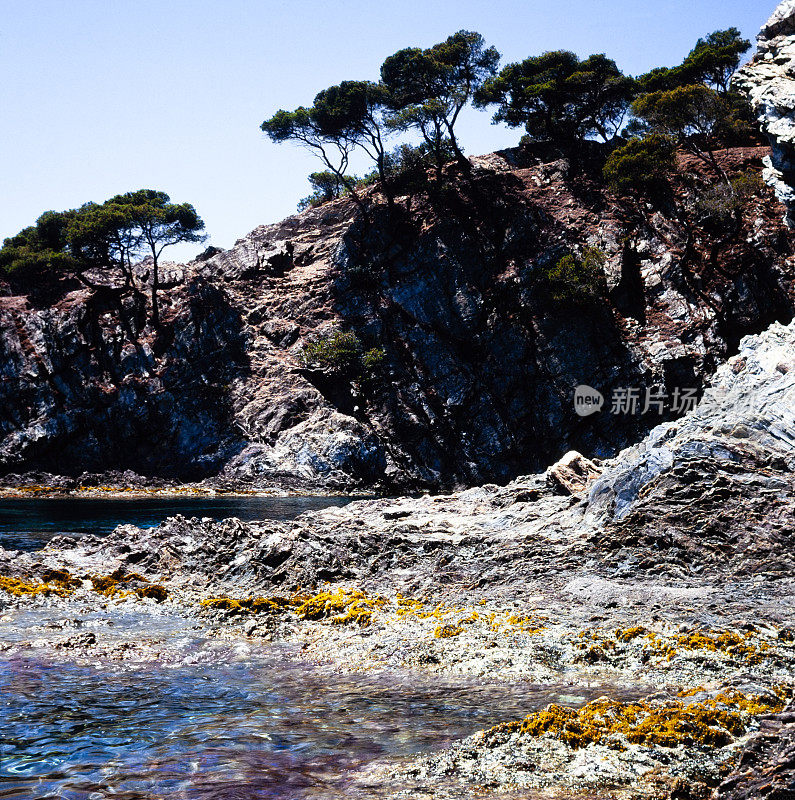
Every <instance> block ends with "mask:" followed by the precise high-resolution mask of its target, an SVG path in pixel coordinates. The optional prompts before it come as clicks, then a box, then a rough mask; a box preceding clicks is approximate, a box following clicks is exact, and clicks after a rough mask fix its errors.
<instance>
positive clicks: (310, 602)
mask: <svg viewBox="0 0 795 800" xmlns="http://www.w3.org/2000/svg"><path fill="white" fill-rule="evenodd" d="M385 604H386V600H385V599H384V598H382V597H379V596H378V595H374V596H370V595H368V594H367V593H366V592H364V591H362V590H361V589H347V588H337V589H333V590H328V591H323V592H318V593H317V594H314V595H307V594H303V593H296V594H294V595H292V596H291V597H280V596H274V597H248V598H239V599H236V598H232V597H213V598H210V599H207V600H202V603H201V605H202V606H203V607H204V608H212V609H219V610H222V611H228V612H230V613H232V614H279V613H283V612H286V611H293V612H294V613H295V614H296V616H297V617H298V618H299V619H305V620H325V619H327V620H330V621H331V623H332V624H333V625H348V624H351V623H357V624H358V625H360V626H362V627H366V626H367V625H369V624H370V622H371V621H372V618H373V612H374V611H375V610H376V609H378V608H381V607H382V606H384V605H385Z"/></svg>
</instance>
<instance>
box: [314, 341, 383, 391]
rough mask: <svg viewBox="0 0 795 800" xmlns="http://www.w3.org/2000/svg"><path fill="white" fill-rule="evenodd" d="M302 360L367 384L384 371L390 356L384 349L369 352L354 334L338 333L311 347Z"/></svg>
mask: <svg viewBox="0 0 795 800" xmlns="http://www.w3.org/2000/svg"><path fill="white" fill-rule="evenodd" d="M300 359H301V363H302V364H303V365H304V366H305V367H308V368H310V369H319V370H322V371H323V372H326V373H328V374H330V375H337V376H340V377H343V376H347V377H349V378H352V379H356V380H359V381H363V382H366V381H371V380H373V379H374V378H376V377H377V376H378V374H379V373H380V372H381V369H382V368H383V366H384V363H385V361H386V353H384V351H383V349H382V348H380V347H373V348H370V349H369V350H365V349H364V345H363V344H362V341H361V339H360V338H359V337H358V336H357V335H356V334H355V333H354V332H353V331H334V332H333V333H329V334H326V335H324V336H321V337H320V338H318V339H316V340H315V341H314V342H310V343H309V344H307V345H306V346H305V347H304V349H303V351H302V352H301V355H300Z"/></svg>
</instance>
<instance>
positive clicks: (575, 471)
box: [547, 450, 601, 494]
mask: <svg viewBox="0 0 795 800" xmlns="http://www.w3.org/2000/svg"><path fill="white" fill-rule="evenodd" d="M547 474H548V475H549V477H550V478H551V479H552V480H553V481H554V482H555V483H557V484H558V485H559V486H560V487H561V488H562V489H564V490H565V491H566V492H568V493H569V494H579V493H580V492H583V491H585V488H586V487H587V486H588V483H589V482H590V481H591V480H592V479H593V478H596V477H598V476H599V475H600V474H601V470H600V469H599V467H597V466H596V464H594V463H593V461H591V460H590V459H587V458H585V456H583V455H582V454H580V453H578V452H577V451H576V450H572V451H571V452H569V453H566V455H565V456H563V458H561V459H560V461H558V462H557V463H555V464H553V465H552V466H551V467H550V468H549V470H548V471H547Z"/></svg>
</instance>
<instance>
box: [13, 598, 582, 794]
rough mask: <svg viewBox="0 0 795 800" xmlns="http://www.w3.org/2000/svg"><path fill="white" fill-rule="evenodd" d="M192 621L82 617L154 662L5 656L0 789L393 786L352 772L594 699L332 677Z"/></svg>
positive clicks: (245, 790) (136, 615)
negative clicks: (370, 782) (359, 779)
mask: <svg viewBox="0 0 795 800" xmlns="http://www.w3.org/2000/svg"><path fill="white" fill-rule="evenodd" d="M59 615H60V618H59ZM70 622H71V623H72V624H75V621H74V620H69V619H68V618H63V612H62V611H59V610H58V609H45V610H37V611H28V612H22V613H19V614H17V613H14V614H10V615H7V616H6V617H4V618H2V621H1V622H0V626H3V627H5V632H6V633H8V634H9V635H8V636H7V637H5V638H6V641H14V640H18V639H19V638H21V635H22V634H23V633H24V632H27V635H28V636H33V637H35V635H36V632H37V631H39V630H42V629H45V628H48V627H54V626H58V625H64V624H65V627H66V630H65V631H64V636H66V635H67V634H68V633H74V630H70V629H69V628H68V623H70ZM193 623H195V620H189V619H183V620H181V624H180V620H179V618H176V617H173V616H169V615H168V614H167V613H164V612H158V613H157V614H156V615H155V616H154V617H150V616H149V615H147V614H146V613H145V612H143V611H126V612H124V611H122V612H115V614H114V615H111V614H109V612H104V613H96V614H92V615H88V616H86V617H84V618H83V619H82V620H81V621H80V625H79V627H80V629H81V630H83V631H85V630H89V629H90V630H95V631H97V633H100V629H101V628H109V629H111V631H112V632H113V636H114V637H115V640H116V641H117V642H118V641H120V640H123V639H127V640H134V639H139V637H142V636H144V635H145V636H146V637H147V638H148V639H150V640H151V641H152V642H153V643H154V647H155V648H156V649H158V650H161V651H162V654H163V655H162V657H161V658H159V659H158V660H156V661H154V662H152V663H142V662H137V663H136V662H135V661H133V662H113V661H110V662H107V663H105V664H77V663H72V662H68V661H66V662H65V661H64V660H63V656H60V657H56V656H55V651H53V650H49V649H47V650H26V651H21V652H20V653H17V654H16V655H14V656H8V655H6V656H0V732H1V733H0V740H1V743H0V798H19V800H22V798H44V797H59V798H69V800H78V799H79V800H93V799H94V798H105V797H114V798H159V797H168V798H202V799H204V798H285V800H286V799H287V798H296V799H297V798H318V797H389V793H388V792H387V793H386V794H384V793H382V792H379V790H376V789H373V790H364V789H361V788H358V789H355V788H353V787H352V786H350V785H349V782H348V778H347V776H349V775H350V774H351V773H352V771H353V770H355V769H356V768H358V767H360V766H363V765H365V764H367V763H368V762H370V761H372V760H374V759H384V758H388V759H390V760H392V759H400V758H404V757H407V756H410V755H412V754H414V753H418V752H421V751H427V750H429V749H433V748H438V747H442V746H444V745H445V744H448V743H450V742H451V741H453V740H454V739H457V738H460V737H463V736H467V735H469V734H471V733H473V732H475V731H476V730H479V729H481V728H483V727H486V726H489V725H491V724H494V723H496V722H499V721H503V720H506V719H514V718H517V717H521V716H523V715H525V714H526V713H528V711H530V710H532V709H534V708H539V707H541V706H543V705H545V704H546V703H548V702H552V701H554V700H560V699H565V701H566V702H569V703H571V702H575V703H578V702H584V701H585V700H586V699H587V697H586V695H585V694H577V695H575V696H572V695H571V689H570V688H567V687H557V688H555V687H552V688H550V687H543V688H540V687H535V686H530V685H519V686H516V685H514V686H504V685H502V686H501V685H496V686H495V685H478V684H476V683H461V682H458V683H455V682H450V681H445V680H440V679H438V678H423V677H418V676H416V675H411V674H409V673H394V672H393V673H390V674H388V675H387V674H372V673H370V674H353V675H344V676H340V675H336V674H334V673H332V672H331V671H329V670H325V669H323V668H320V667H317V666H312V665H309V664H305V663H301V662H300V661H299V660H297V658H298V653H297V651H296V650H295V648H287V647H281V646H271V647H261V646H257V645H253V644H250V643H247V642H237V643H235V642H230V641H228V640H219V639H206V638H202V637H201V636H199V635H198V634H197V633H195V632H191V629H192V627H193ZM186 629H187V631H186ZM102 632H103V633H107V631H102ZM186 632H187V635H186ZM139 641H140V639H139ZM596 693H597V691H596V690H593V691H589V692H588V693H587V694H588V696H593V695H594V694H596Z"/></svg>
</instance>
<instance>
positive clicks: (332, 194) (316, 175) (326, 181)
mask: <svg viewBox="0 0 795 800" xmlns="http://www.w3.org/2000/svg"><path fill="white" fill-rule="evenodd" d="M352 177H353V179H354V180H356V178H355V176H352ZM309 185H310V186H311V187H312V194H310V195H308V196H307V197H304V198H303V199H302V200H299V201H298V210H299V211H303V210H304V209H306V208H316V207H317V206H320V205H323V203H328V202H330V201H331V200H336V199H337V198H338V197H342V196H343V195H345V194H348V188H347V187H346V186H345V184H344V183H343V182H342V181H341V180H340V178H339V176H338V175H335V174H334V173H333V172H331V171H329V170H324V171H323V172H313V173H312V174H311V175H310V176H309Z"/></svg>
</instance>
